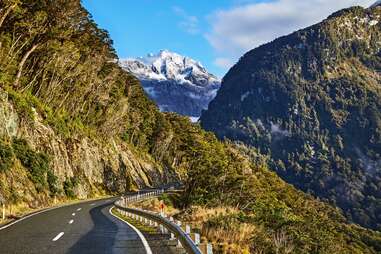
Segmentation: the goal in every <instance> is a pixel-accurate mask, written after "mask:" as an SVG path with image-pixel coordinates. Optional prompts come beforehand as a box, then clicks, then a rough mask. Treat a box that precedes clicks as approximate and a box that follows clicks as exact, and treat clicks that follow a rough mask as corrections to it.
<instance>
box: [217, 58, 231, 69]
mask: <svg viewBox="0 0 381 254" xmlns="http://www.w3.org/2000/svg"><path fill="white" fill-rule="evenodd" d="M214 64H215V65H216V66H218V67H220V68H222V69H228V68H229V67H231V66H232V65H233V61H232V59H230V58H226V57H218V58H216V59H215V60H214Z"/></svg>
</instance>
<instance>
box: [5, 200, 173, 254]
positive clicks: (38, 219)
mask: <svg viewBox="0 0 381 254" xmlns="http://www.w3.org/2000/svg"><path fill="white" fill-rule="evenodd" d="M114 201H115V198H113V199H106V200H97V201H89V202H84V203H79V204H75V205H70V206H65V207H61V208H57V209H53V210H49V211H46V212H42V213H40V214H36V215H34V216H31V217H29V218H26V219H24V220H22V221H20V222H18V223H15V224H13V225H11V226H9V227H7V228H4V229H2V230H0V253H7V254H24V253H25V254H34V253H36V254H45V253H46V254H52V253H65V254H66V253H67V254H87V253H89V254H90V253H91V254H98V253H99V254H101V253H102V254H105V253H107V254H114V253H115V254H119V253H120V254H121V253H129V254H146V253H149V251H147V247H145V246H144V245H143V242H142V239H141V238H140V237H139V235H138V233H137V232H136V231H135V230H134V229H132V228H131V227H130V226H129V225H128V224H126V223H125V222H123V221H121V220H119V219H118V218H115V217H114V216H113V215H111V214H110V212H109V210H110V208H111V207H112V205H113V202H114ZM147 240H148V245H149V243H150V240H149V239H147ZM156 240H157V239H156ZM156 245H157V244H156ZM159 249H160V250H154V249H152V252H153V253H163V254H164V253H171V252H170V251H169V249H168V250H166V248H164V249H163V247H159Z"/></svg>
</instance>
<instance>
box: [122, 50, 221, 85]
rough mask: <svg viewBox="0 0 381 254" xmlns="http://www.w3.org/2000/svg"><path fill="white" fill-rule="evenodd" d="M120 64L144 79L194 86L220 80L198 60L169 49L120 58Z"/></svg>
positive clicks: (214, 82)
mask: <svg viewBox="0 0 381 254" xmlns="http://www.w3.org/2000/svg"><path fill="white" fill-rule="evenodd" d="M120 65H121V66H122V67H123V68H124V69H126V70H127V71H129V72H131V73H133V74H135V75H136V76H138V78H139V79H144V80H158V81H165V80H173V81H176V82H178V83H181V84H183V83H187V84H191V85H196V86H202V87H205V86H208V85H209V84H216V83H219V82H220V80H219V79H218V78H217V77H215V76H214V75H212V74H210V73H209V72H208V71H207V70H206V69H205V68H204V67H203V66H202V64H201V63H200V62H198V61H195V60H193V59H191V58H189V57H185V56H182V55H179V54H177V53H174V52H171V51H169V50H160V52H159V53H157V54H152V53H151V54H148V55H147V56H145V57H138V58H130V59H126V60H121V62H120Z"/></svg>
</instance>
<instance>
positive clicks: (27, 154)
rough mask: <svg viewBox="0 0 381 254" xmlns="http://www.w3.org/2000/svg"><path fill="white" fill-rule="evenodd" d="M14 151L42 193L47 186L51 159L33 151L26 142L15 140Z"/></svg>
mask: <svg viewBox="0 0 381 254" xmlns="http://www.w3.org/2000/svg"><path fill="white" fill-rule="evenodd" d="M13 150H14V153H15V155H16V157H17V158H18V159H19V160H20V161H21V164H22V165H23V166H24V167H25V168H26V169H28V171H29V173H30V179H31V180H32V182H33V183H34V184H35V187H36V189H37V191H39V192H40V191H42V190H43V189H44V188H45V187H46V185H47V181H46V174H47V172H48V171H49V157H48V156H47V155H46V154H45V153H38V152H35V151H33V150H32V149H31V148H30V147H29V145H28V143H27V142H26V140H24V139H14V140H13Z"/></svg>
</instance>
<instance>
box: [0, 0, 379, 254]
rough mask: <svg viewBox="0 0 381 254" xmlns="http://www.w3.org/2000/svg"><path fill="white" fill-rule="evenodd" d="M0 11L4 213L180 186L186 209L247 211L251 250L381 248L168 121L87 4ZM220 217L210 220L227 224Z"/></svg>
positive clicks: (232, 153) (266, 174)
mask: <svg viewBox="0 0 381 254" xmlns="http://www.w3.org/2000/svg"><path fill="white" fill-rule="evenodd" d="M0 9H1V15H2V16H1V17H2V18H1V19H0V20H4V21H3V22H0V29H1V30H0V84H1V92H0V95H1V96H0V98H1V102H0V194H1V196H4V198H5V199H6V202H7V204H13V205H16V206H28V207H33V208H36V207H40V206H42V205H49V204H51V203H52V201H53V199H54V198H55V197H57V198H61V199H67V198H72V197H75V196H80V197H89V196H92V195H95V194H104V193H108V194H117V193H118V194H119V193H124V192H125V191H128V190H132V189H134V188H135V189H136V188H138V187H143V186H159V185H161V184H164V183H168V182H174V181H176V182H179V181H182V182H183V183H184V185H185V186H186V191H185V192H184V193H183V194H182V195H181V197H179V200H178V202H179V205H181V206H183V207H190V206H192V205H195V204H199V205H200V204H201V205H203V206H204V207H207V208H214V207H218V206H223V207H225V206H234V207H235V209H237V210H238V211H239V213H238V214H235V215H234V217H232V218H231V220H228V221H232V222H234V225H236V226H237V225H239V226H242V227H245V226H246V225H248V224H250V225H251V228H255V231H250V232H246V233H245V236H246V237H247V239H248V241H247V243H246V245H248V246H250V248H251V250H252V251H253V252H256V251H258V252H259V251H262V252H265V253H274V252H277V251H279V250H280V249H282V248H283V247H282V246H283V244H285V242H284V241H282V242H281V243H280V244H281V245H279V241H278V240H277V239H278V238H277V237H276V236H277V235H278V233H282V234H286V235H287V242H288V243H291V244H292V245H291V247H292V249H293V250H294V252H295V253H311V252H313V253H327V252H330V253H335V252H336V253H356V252H357V253H377V252H379V251H381V247H380V245H381V237H380V235H379V234H378V233H375V232H373V231H370V230H365V229H362V228H359V227H357V226H353V225H349V224H347V223H346V220H345V219H344V217H343V216H342V215H341V214H340V212H339V211H337V210H336V209H335V208H333V207H331V206H329V205H327V204H324V203H322V202H319V201H318V200H315V199H313V198H311V197H309V196H307V195H305V194H303V193H301V192H299V191H297V190H296V189H294V188H293V187H292V186H290V185H288V184H286V183H285V182H283V181H282V180H281V179H280V178H279V177H277V176H276V175H275V174H274V173H271V172H270V171H269V170H268V169H267V167H266V165H264V164H260V163H258V161H257V160H252V161H251V158H252V156H249V155H246V153H247V151H245V149H244V148H240V149H242V150H243V151H240V150H239V149H238V148H236V147H234V146H233V145H231V144H228V143H222V142H219V141H218V140H217V139H216V137H215V136H214V135H213V134H212V133H208V132H205V131H203V130H202V129H201V128H200V127H199V126H198V125H194V124H191V123H190V122H189V119H187V118H186V117H181V116H178V115H176V114H174V113H165V114H164V113H161V112H160V111H159V110H158V109H157V107H156V106H155V104H154V103H153V102H152V101H151V100H149V99H148V98H147V97H146V95H145V93H144V90H143V89H142V87H141V84H140V83H139V82H138V80H137V79H136V78H134V77H132V76H131V75H130V74H128V73H126V72H125V71H123V70H122V69H121V68H120V67H119V65H118V64H117V62H118V60H117V57H116V56H115V53H114V50H113V48H112V43H111V39H110V38H109V36H108V35H107V33H106V32H105V31H103V30H101V29H99V28H98V27H97V26H96V25H95V23H94V22H93V21H92V20H91V19H90V18H89V14H88V13H87V12H86V10H84V9H83V8H82V7H81V4H80V1H79V0H55V1H45V0H37V1H36V0H33V1H32V0H24V1H18V0H15V1H13V0H10V1H6V2H5V1H3V2H0ZM249 154H252V151H250V152H249ZM215 215H216V216H217V217H215V218H212V219H211V220H210V221H206V223H210V224H211V225H219V226H221V227H223V226H225V224H223V223H224V222H225V221H226V220H225V217H222V219H223V220H222V222H221V221H218V218H219V217H218V216H219V214H215ZM228 229H229V230H230V231H234V230H235V228H234V227H233V226H231V225H229V228H228ZM282 239H284V238H282ZM279 246H281V247H279ZM289 246H290V245H289V244H287V248H289ZM238 253H242V252H241V251H239V252H238Z"/></svg>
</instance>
